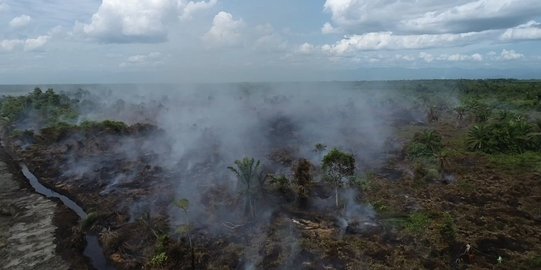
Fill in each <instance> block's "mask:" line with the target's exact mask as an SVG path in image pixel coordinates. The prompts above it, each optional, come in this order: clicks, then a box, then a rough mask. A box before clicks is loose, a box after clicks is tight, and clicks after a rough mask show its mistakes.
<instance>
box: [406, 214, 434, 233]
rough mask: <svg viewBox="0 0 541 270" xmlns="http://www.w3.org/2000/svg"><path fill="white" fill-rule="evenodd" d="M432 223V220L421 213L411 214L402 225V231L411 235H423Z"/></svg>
mask: <svg viewBox="0 0 541 270" xmlns="http://www.w3.org/2000/svg"><path fill="white" fill-rule="evenodd" d="M431 223H432V219H430V217H429V216H428V215H427V214H425V213H422V212H417V213H413V214H411V215H410V216H409V217H408V218H407V219H406V221H405V223H404V229H405V230H406V231H407V232H409V233H412V234H421V233H423V232H424V231H425V230H426V228H428V226H430V224H431Z"/></svg>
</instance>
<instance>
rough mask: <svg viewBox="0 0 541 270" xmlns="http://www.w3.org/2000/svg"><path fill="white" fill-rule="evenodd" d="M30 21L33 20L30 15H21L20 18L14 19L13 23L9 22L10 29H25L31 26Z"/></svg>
mask: <svg viewBox="0 0 541 270" xmlns="http://www.w3.org/2000/svg"><path fill="white" fill-rule="evenodd" d="M30 21H32V18H31V17H30V16H28V15H21V16H18V17H15V18H13V19H12V20H11V21H9V27H11V28H17V29H18V28H23V27H25V26H27V25H28V24H30Z"/></svg>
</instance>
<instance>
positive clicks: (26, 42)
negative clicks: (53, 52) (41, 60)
mask: <svg viewBox="0 0 541 270" xmlns="http://www.w3.org/2000/svg"><path fill="white" fill-rule="evenodd" d="M49 39H50V36H39V37H36V38H29V39H9V40H2V41H0V50H1V51H7V52H10V51H14V50H17V49H23V50H24V51H33V50H36V49H39V48H41V47H43V46H44V45H45V44H46V43H47V42H48V41H49Z"/></svg>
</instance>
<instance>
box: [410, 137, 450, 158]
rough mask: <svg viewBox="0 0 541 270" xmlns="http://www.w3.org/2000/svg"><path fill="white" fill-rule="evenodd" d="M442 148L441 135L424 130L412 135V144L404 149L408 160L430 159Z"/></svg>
mask: <svg viewBox="0 0 541 270" xmlns="http://www.w3.org/2000/svg"><path fill="white" fill-rule="evenodd" d="M442 148H443V143H442V139H441V135H440V134H439V133H438V132H437V131H434V130H424V131H421V132H417V133H415V135H413V140H412V142H411V143H410V144H409V145H408V146H407V148H406V154H407V156H408V157H409V158H410V159H418V158H426V157H432V156H434V155H435V154H437V153H439V152H440V151H441V149H442Z"/></svg>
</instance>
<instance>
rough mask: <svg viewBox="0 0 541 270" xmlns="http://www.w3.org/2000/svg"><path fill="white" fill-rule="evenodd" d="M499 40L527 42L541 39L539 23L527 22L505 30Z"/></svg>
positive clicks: (540, 25)
mask: <svg viewBox="0 0 541 270" xmlns="http://www.w3.org/2000/svg"><path fill="white" fill-rule="evenodd" d="M500 39H501V40H504V41H512V40H529V39H541V23H538V22H536V21H529V22H528V23H525V24H521V25H519V26H517V27H514V28H510V29H507V30H506V31H505V32H504V33H503V34H502V35H501V36H500Z"/></svg>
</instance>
